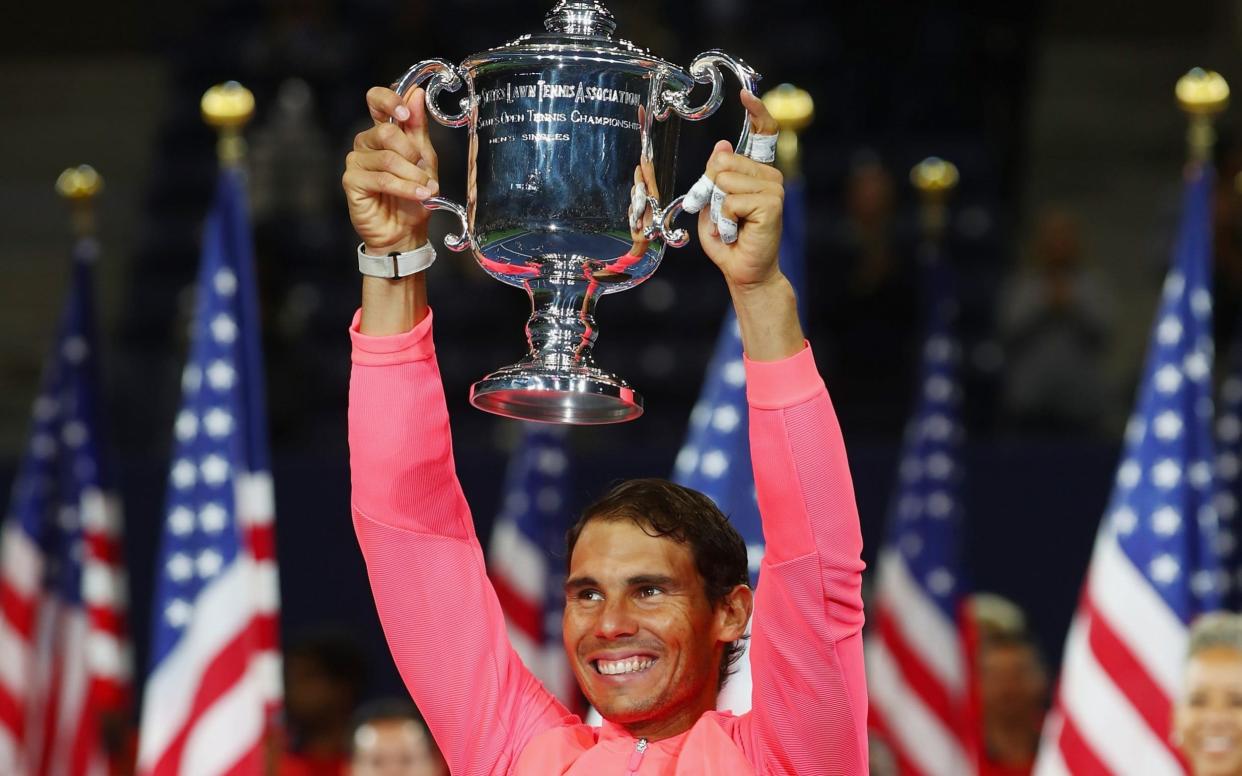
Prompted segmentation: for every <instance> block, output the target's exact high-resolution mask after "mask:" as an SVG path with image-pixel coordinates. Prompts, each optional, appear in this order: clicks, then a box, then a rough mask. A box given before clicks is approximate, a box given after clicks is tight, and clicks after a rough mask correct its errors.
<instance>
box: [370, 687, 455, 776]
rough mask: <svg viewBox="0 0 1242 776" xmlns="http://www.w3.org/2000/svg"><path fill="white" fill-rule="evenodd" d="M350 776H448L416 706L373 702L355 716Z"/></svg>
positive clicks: (446, 769)
mask: <svg viewBox="0 0 1242 776" xmlns="http://www.w3.org/2000/svg"><path fill="white" fill-rule="evenodd" d="M350 747H351V754H350V758H349V776H449V769H448V765H447V764H446V763H445V762H444V756H443V755H441V754H440V749H439V748H438V747H437V746H436V742H435V740H434V739H433V738H432V737H431V731H430V730H428V729H427V723H426V722H425V721H424V720H423V717H422V715H421V714H419V713H418V709H417V708H415V706H414V704H413V703H410V702H409V701H406V700H400V699H397V698H388V699H384V700H379V701H373V702H372V703H368V704H367V705H366V706H364V707H362V708H361V709H360V710H359V711H358V714H357V715H356V716H355V717H354V734H353V737H352V738H351V739H350Z"/></svg>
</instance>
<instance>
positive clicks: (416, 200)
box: [341, 86, 439, 256]
mask: <svg viewBox="0 0 1242 776" xmlns="http://www.w3.org/2000/svg"><path fill="white" fill-rule="evenodd" d="M367 108H368V109H369V110H370V112H371V118H372V119H373V120H374V121H375V126H373V127H371V128H370V129H368V130H366V131H364V132H360V133H358V136H357V137H355V138H354V150H353V151H351V152H350V153H349V155H348V156H347V157H345V175H344V176H342V178H341V183H342V185H343V186H344V188H345V198H346V200H347V201H348V203H349V219H350V221H352V222H353V224H354V229H355V230H356V231H357V232H358V236H359V237H360V238H362V241H363V242H364V243H365V244H366V250H367V253H369V254H371V255H373V256H378V255H383V254H386V253H392V252H394V251H397V252H404V251H410V250H413V249H415V248H417V247H419V246H421V245H423V244H424V243H426V242H427V219H428V217H429V216H430V215H431V213H430V211H428V210H427V209H426V208H425V207H423V200H425V199H427V198H429V197H433V196H435V195H436V194H437V193H438V192H439V183H438V179H439V169H438V164H439V162H438V160H437V158H436V152H435V149H434V148H432V146H431V137H430V136H429V135H428V133H427V121H428V116H427V103H426V101H425V98H424V96H423V90H422V89H421V88H420V89H415V90H414V91H412V92H410V94H409V95H408V96H407V97H406V98H405V99H404V100H402V99H401V97H400V96H399V95H398V94H397V93H396V92H394V91H392V90H391V89H386V88H384V87H382V86H376V87H375V88H373V89H371V90H370V91H368V92H367ZM390 119H392V121H390Z"/></svg>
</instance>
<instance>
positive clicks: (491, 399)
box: [470, 362, 643, 426]
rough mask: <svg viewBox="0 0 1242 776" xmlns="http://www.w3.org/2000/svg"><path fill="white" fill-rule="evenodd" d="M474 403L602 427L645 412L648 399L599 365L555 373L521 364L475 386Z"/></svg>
mask: <svg viewBox="0 0 1242 776" xmlns="http://www.w3.org/2000/svg"><path fill="white" fill-rule="evenodd" d="M470 403H471V404H473V405H474V406H475V407H478V408H479V409H481V410H483V411H485V412H491V413H495V414H496V415H503V416H504V417H506V418H515V419H518V420H533V421H536V422H539V423H568V424H571V425H578V426H598V425H602V424H606V423H622V422H624V421H627V420H634V419H635V418H637V417H638V416H639V415H642V414H643V397H642V396H641V395H640V394H639V393H638V391H635V390H634V389H633V388H631V387H630V386H629V385H627V384H626V383H625V381H624V380H622V379H621V378H619V377H616V376H614V375H610V374H608V373H607V372H604V371H602V370H600V369H595V368H593V367H582V366H573V367H568V368H560V369H551V368H549V367H547V366H545V365H543V364H539V363H530V362H520V363H517V364H514V365H513V366H509V367H505V368H504V369H500V370H497V371H495V372H492V373H491V374H490V375H488V376H487V377H484V378H483V379H482V380H480V381H478V382H477V383H475V384H474V385H472V386H470Z"/></svg>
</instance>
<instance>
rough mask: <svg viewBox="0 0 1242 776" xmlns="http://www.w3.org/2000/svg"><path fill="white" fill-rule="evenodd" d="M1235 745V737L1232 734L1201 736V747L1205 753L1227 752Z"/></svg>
mask: <svg viewBox="0 0 1242 776" xmlns="http://www.w3.org/2000/svg"><path fill="white" fill-rule="evenodd" d="M1236 746H1237V739H1235V738H1234V737H1233V736H1222V735H1216V736H1204V737H1203V738H1202V749H1203V751H1204V752H1206V753H1207V754H1228V753H1229V752H1232V751H1233V750H1234V747H1236Z"/></svg>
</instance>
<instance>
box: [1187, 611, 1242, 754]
mask: <svg viewBox="0 0 1242 776" xmlns="http://www.w3.org/2000/svg"><path fill="white" fill-rule="evenodd" d="M1187 654H1188V657H1187V659H1186V673H1185V682H1184V689H1183V692H1182V696H1181V698H1179V699H1178V701H1177V705H1176V707H1175V708H1174V712H1173V735H1172V739H1173V743H1174V745H1175V746H1177V748H1178V749H1180V750H1181V751H1182V754H1184V755H1185V756H1186V760H1187V762H1189V764H1190V772H1191V774H1193V776H1209V774H1210V776H1242V616H1239V615H1237V614H1234V613H1231V612H1218V613H1214V614H1207V615H1204V616H1203V617H1200V618H1199V619H1198V620H1196V621H1195V623H1194V625H1193V626H1191V629H1190V648H1189V650H1188V651H1187Z"/></svg>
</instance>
